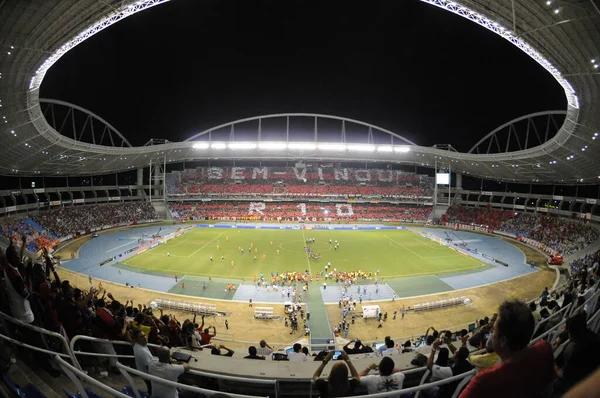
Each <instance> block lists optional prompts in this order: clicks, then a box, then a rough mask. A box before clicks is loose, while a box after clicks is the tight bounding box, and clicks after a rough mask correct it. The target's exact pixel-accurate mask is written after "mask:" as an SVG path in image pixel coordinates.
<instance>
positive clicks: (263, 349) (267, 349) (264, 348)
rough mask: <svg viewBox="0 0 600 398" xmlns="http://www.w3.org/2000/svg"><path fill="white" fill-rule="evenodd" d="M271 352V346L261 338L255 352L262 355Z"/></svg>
mask: <svg viewBox="0 0 600 398" xmlns="http://www.w3.org/2000/svg"><path fill="white" fill-rule="evenodd" d="M272 353H273V348H272V347H271V346H270V345H268V344H267V342H266V341H264V340H261V341H260V347H259V348H258V350H257V354H258V355H262V356H265V357H266V356H269V355H271V354H272Z"/></svg>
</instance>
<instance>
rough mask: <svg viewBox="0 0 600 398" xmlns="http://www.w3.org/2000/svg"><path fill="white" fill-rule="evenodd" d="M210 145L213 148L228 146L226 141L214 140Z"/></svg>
mask: <svg viewBox="0 0 600 398" xmlns="http://www.w3.org/2000/svg"><path fill="white" fill-rule="evenodd" d="M210 147H211V148H212V149H225V148H227V145H225V143H224V142H213V143H212V144H210Z"/></svg>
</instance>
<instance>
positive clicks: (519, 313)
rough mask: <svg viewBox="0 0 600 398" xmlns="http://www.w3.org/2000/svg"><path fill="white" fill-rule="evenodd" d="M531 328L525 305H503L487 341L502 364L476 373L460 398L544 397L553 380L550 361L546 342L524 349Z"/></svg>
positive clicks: (552, 368) (513, 302)
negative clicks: (490, 343) (490, 340)
mask: <svg viewBox="0 0 600 398" xmlns="http://www.w3.org/2000/svg"><path fill="white" fill-rule="evenodd" d="M534 325H535V321H534V319H533V314H532V313H531V310H530V309H529V307H528V306H527V305H525V304H524V303H522V302H519V301H505V302H504V303H503V304H502V305H501V306H500V310H499V315H498V319H497V320H496V322H495V323H494V329H493V333H492V337H491V338H492V344H493V347H494V351H495V352H496V353H497V354H498V355H499V356H500V359H501V360H502V363H500V364H499V365H496V366H494V367H491V368H489V369H486V370H483V371H481V372H479V373H477V375H476V376H475V377H474V378H473V379H472V380H471V382H470V383H469V384H468V385H467V387H466V388H465V390H464V391H463V392H462V393H461V394H460V398H477V397H485V398H496V397H498V398H506V397H510V398H535V397H540V396H543V395H544V393H547V392H548V391H549V389H550V388H551V385H552V381H553V379H554V357H553V355H552V347H551V346H550V344H548V343H547V342H546V341H538V342H537V343H535V344H534V345H533V346H531V347H528V344H529V341H530V339H531V336H532V335H533V329H534Z"/></svg>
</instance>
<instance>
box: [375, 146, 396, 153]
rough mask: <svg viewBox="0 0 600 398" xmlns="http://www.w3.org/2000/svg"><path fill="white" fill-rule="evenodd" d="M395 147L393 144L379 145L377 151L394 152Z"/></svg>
mask: <svg viewBox="0 0 600 398" xmlns="http://www.w3.org/2000/svg"><path fill="white" fill-rule="evenodd" d="M393 150H394V148H393V147H392V146H391V145H379V146H378V147H377V152H392V151H393Z"/></svg>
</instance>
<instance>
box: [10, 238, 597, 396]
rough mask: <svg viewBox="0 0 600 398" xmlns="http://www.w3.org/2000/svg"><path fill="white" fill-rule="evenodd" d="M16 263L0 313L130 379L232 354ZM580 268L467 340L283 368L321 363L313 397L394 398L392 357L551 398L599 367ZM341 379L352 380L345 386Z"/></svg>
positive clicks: (589, 290) (470, 392) (348, 350)
mask: <svg viewBox="0 0 600 398" xmlns="http://www.w3.org/2000/svg"><path fill="white" fill-rule="evenodd" d="M22 240H25V239H24V238H22ZM22 254H23V253H22V252H20V253H19V250H18V248H17V246H16V245H15V244H13V243H11V245H10V246H9V247H8V248H7V250H6V252H2V251H0V265H1V266H2V270H3V272H2V276H3V279H4V281H3V282H4V283H2V284H0V289H2V291H1V292H0V293H1V294H0V298H1V300H0V310H2V311H3V312H5V313H8V314H11V315H12V316H13V317H15V318H16V319H18V320H20V321H21V322H24V323H27V324H33V325H38V326H41V327H44V328H46V329H48V330H52V331H55V332H57V333H60V334H62V335H63V336H64V337H65V339H67V341H69V340H70V339H72V338H73V337H74V336H75V335H87V336H94V337H98V338H103V339H110V340H122V341H127V342H130V343H131V344H132V345H133V350H134V355H135V359H136V366H137V368H138V369H139V370H142V371H146V372H148V373H150V374H153V375H156V376H160V377H162V378H166V379H169V380H177V376H179V375H180V374H182V373H184V372H185V371H186V370H187V369H189V366H187V365H185V364H184V365H174V364H172V363H171V360H170V356H169V352H168V351H167V350H166V349H157V350H153V351H151V350H149V349H148V347H147V343H148V342H150V343H154V344H157V345H161V346H164V347H181V346H186V347H187V348H188V349H190V350H199V349H202V348H204V349H207V348H208V349H209V350H210V352H211V354H212V355H220V356H233V355H234V352H233V350H231V349H229V348H227V347H225V346H223V345H216V344H214V343H213V342H212V339H213V338H214V337H215V336H216V335H217V330H216V328H215V327H214V326H211V325H208V326H206V325H205V317H204V316H201V322H200V324H198V323H196V318H197V317H196V315H194V317H193V318H192V319H186V320H184V321H182V322H180V321H179V320H178V319H176V318H175V317H173V316H172V315H168V314H164V313H163V312H162V311H160V313H159V314H156V313H155V312H154V311H153V310H152V309H151V308H149V307H146V306H145V305H143V304H138V305H135V304H134V303H133V302H129V301H126V302H125V303H124V304H123V303H121V302H120V301H118V299H117V298H116V297H114V296H113V295H112V294H111V293H108V292H106V291H104V290H103V289H102V288H99V289H95V288H94V287H90V288H89V289H79V288H78V287H75V286H73V285H71V283H70V282H69V281H66V280H61V279H60V277H59V276H58V274H57V273H56V272H55V269H54V265H53V263H52V261H51V259H50V257H49V256H48V255H47V253H46V252H45V251H44V258H43V261H41V262H37V263H33V262H32V261H26V262H24V261H23V260H22V259H23V257H22ZM585 261H586V262H588V263H589V262H590V261H594V262H593V263H592V264H588V265H589V266H587V267H580V268H578V269H577V271H576V272H574V273H573V274H572V276H571V277H570V279H569V282H568V283H567V284H565V286H564V287H563V288H561V289H559V290H556V291H554V292H550V291H549V289H545V290H544V291H543V292H542V294H541V295H540V298H539V299H538V300H537V303H532V304H530V305H526V304H524V303H522V302H519V301H508V302H505V303H503V304H502V305H501V306H500V308H499V311H498V313H497V314H494V316H493V317H492V318H491V319H488V318H483V319H481V320H478V321H477V322H476V328H475V329H474V330H472V331H471V332H470V333H469V332H468V331H467V330H461V331H457V332H455V333H452V332H450V331H448V330H446V331H437V330H435V329H434V328H428V330H427V332H426V333H425V335H424V336H423V341H424V344H422V345H420V346H419V347H414V346H413V345H412V344H411V342H410V341H407V342H406V343H404V344H402V345H399V346H396V344H395V343H394V341H393V340H391V339H389V338H386V342H385V347H384V349H383V351H382V356H383V358H382V359H381V361H380V362H379V363H374V364H372V365H370V366H368V367H367V368H366V369H364V370H362V371H360V372H359V371H357V370H356V369H354V368H353V365H352V362H351V358H350V357H349V356H348V355H353V354H358V353H365V352H372V350H367V348H370V347H365V346H364V345H363V344H362V343H361V342H360V341H356V342H354V344H347V345H346V346H345V347H344V353H342V354H341V359H342V361H337V362H336V364H335V365H334V367H333V369H332V370H331V371H330V373H329V377H328V379H327V380H321V379H320V375H321V373H322V371H323V368H324V367H325V365H327V363H328V362H329V361H330V360H332V357H333V355H334V352H322V353H320V354H319V355H316V356H314V354H313V355H311V353H310V352H309V351H308V349H307V347H302V346H301V345H300V344H295V345H294V347H293V350H292V352H290V353H289V354H288V355H287V359H288V360H289V361H292V362H293V361H307V360H308V359H309V358H310V357H311V356H314V359H315V360H317V361H319V360H322V362H321V364H320V365H319V367H318V368H317V370H316V371H315V374H314V376H313V378H314V379H315V380H316V387H317V389H318V390H319V391H320V393H321V396H332V397H333V396H347V395H351V394H352V392H353V391H354V390H355V389H357V388H359V387H362V388H364V389H366V390H367V391H368V393H376V392H383V391H390V390H398V389H401V388H402V386H403V382H404V379H405V375H404V374H403V373H402V372H401V371H400V370H399V369H396V368H395V364H394V358H395V357H396V356H398V355H402V353H407V352H408V353H413V354H411V355H414V352H416V354H417V355H420V356H423V357H425V359H426V361H425V365H426V366H427V368H428V369H429V370H430V372H431V377H430V380H429V381H431V382H433V381H438V380H443V379H447V378H449V377H452V376H455V375H459V374H462V373H465V372H468V371H470V370H471V369H473V368H475V369H476V370H477V371H478V373H477V375H476V376H475V377H474V378H473V380H471V382H470V383H469V384H468V385H467V387H466V389H465V390H464V391H463V392H462V394H461V397H462V398H471V397H478V396H482V395H486V396H490V395H491V396H492V397H506V396H511V395H512V396H515V397H533V396H538V395H539V393H540V392H542V391H545V392H547V393H548V394H552V396H553V397H559V396H562V394H563V393H565V392H566V391H568V390H569V389H570V388H572V387H573V386H574V385H576V384H577V383H578V382H579V381H581V380H583V379H584V378H585V377H587V376H588V375H589V374H591V373H592V372H593V371H594V370H595V369H596V368H597V367H598V366H600V340H599V338H598V336H597V335H595V334H594V333H592V332H591V331H589V330H588V329H587V326H586V320H587V317H588V316H589V315H591V314H592V313H593V312H595V311H596V310H597V305H596V307H592V304H591V303H586V300H587V299H589V298H590V297H592V295H593V294H594V292H595V291H596V289H597V287H598V284H597V282H598V278H599V276H600V275H599V267H598V255H596V257H595V258H594V259H592V260H589V259H586V260H585ZM569 304H573V305H574V306H575V308H576V309H575V310H574V311H573V315H572V317H571V318H570V319H569V320H568V322H567V323H566V325H565V327H564V328H563V329H562V330H560V333H559V334H558V335H557V337H556V339H555V340H554V341H551V343H552V344H550V343H548V342H546V341H543V340H542V341H540V342H538V343H536V344H534V345H532V346H528V344H529V341H530V340H531V338H532V336H533V337H535V336H537V335H540V334H541V333H543V332H544V331H545V330H547V329H548V328H550V327H553V326H555V325H556V323H557V322H558V321H560V319H561V317H560V316H558V317H556V316H555V317H553V315H554V314H558V312H559V311H560V309H561V308H565V307H566V306H568V305H569ZM558 315H559V314H558ZM552 318H555V319H554V320H553V319H552ZM544 319H547V321H546V322H544V323H545V324H544V325H543V327H539V326H538V327H536V325H538V324H541V321H542V320H544ZM78 344H79V346H78V347H76V349H81V350H83V351H96V352H98V353H103V354H109V356H108V357H105V359H104V362H100V363H96V362H94V363H91V362H86V361H91V360H90V359H85V357H82V359H81V361H82V363H83V364H84V366H86V365H87V369H88V370H90V369H91V368H90V367H89V366H92V365H93V366H100V367H102V368H105V369H106V370H107V371H109V372H114V373H117V372H118V370H117V368H116V360H117V359H116V357H114V356H110V355H111V354H112V355H115V354H117V352H119V346H113V345H111V344H107V343H103V342H91V343H90V342H86V341H79V342H78ZM351 345H352V346H353V347H351ZM468 346H470V347H478V348H485V351H484V352H482V353H480V354H477V355H471V354H470V352H469V350H468V349H467V347H468ZM558 349H561V350H562V353H561V354H560V355H558V356H557V359H556V361H554V357H553V350H558ZM413 351H414V352H413ZM119 353H120V352H119ZM272 353H273V349H272V348H271V347H270V346H269V345H268V344H267V343H266V342H265V341H261V342H260V347H259V348H258V349H257V348H256V347H254V346H251V347H249V348H248V355H247V356H245V357H244V358H245V359H249V360H252V359H254V360H264V359H265V356H268V355H270V354H272ZM555 368H556V371H555ZM92 371H93V370H92ZM349 374H350V375H351V376H352V377H351V378H350V379H349V377H348V375H349ZM506 380H511V383H506ZM455 386H456V383H452V384H448V385H447V386H441V387H440V388H431V389H428V390H427V391H425V396H428V397H438V398H444V397H449V396H450V395H451V393H452V392H453V390H454V387H455ZM164 388H167V387H166V386H164V385H160V384H159V383H156V382H153V383H149V385H148V389H149V390H151V389H152V390H153V391H154V392H155V393H157V392H159V391H160V392H161V394H162V391H163V389H164ZM165 391H167V390H165ZM169 391H170V390H169ZM170 393H171V391H170V392H169V394H170ZM161 396H171V395H161Z"/></svg>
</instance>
